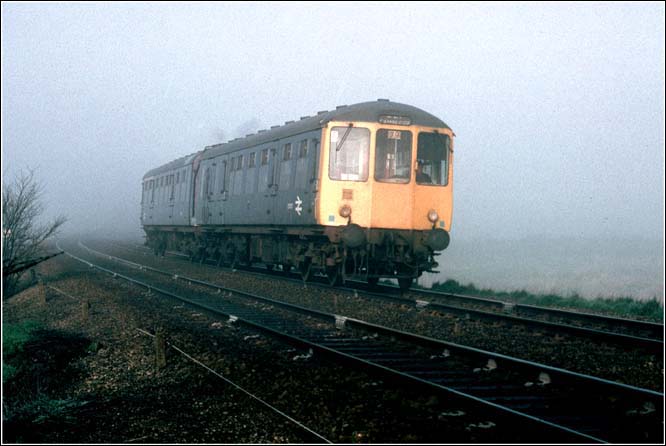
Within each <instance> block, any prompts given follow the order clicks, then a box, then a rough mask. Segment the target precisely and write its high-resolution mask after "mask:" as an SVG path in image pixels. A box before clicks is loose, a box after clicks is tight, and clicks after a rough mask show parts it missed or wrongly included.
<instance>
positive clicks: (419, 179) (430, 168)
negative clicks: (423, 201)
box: [416, 132, 451, 186]
mask: <svg viewBox="0 0 666 446" xmlns="http://www.w3.org/2000/svg"><path fill="white" fill-rule="evenodd" d="M450 150H451V139H450V138H449V135H443V134H441V133H436V132H422V133H419V144H418V148H417V150H416V183H417V184H426V185H435V186H446V185H447V184H448V183H449V152H450Z"/></svg>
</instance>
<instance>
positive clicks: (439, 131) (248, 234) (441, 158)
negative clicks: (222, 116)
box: [140, 99, 455, 290]
mask: <svg viewBox="0 0 666 446" xmlns="http://www.w3.org/2000/svg"><path fill="white" fill-rule="evenodd" d="M454 137H455V135H454V133H453V131H452V130H451V128H450V127H449V126H447V125H446V124H445V123H444V122H443V121H442V120H440V119H439V118H437V117H435V116H433V115H432V114H430V113H428V112H426V111H423V110H421V109H419V108H417V107H414V106H411V105H407V104H402V103H396V102H392V101H390V100H388V99H378V100H377V101H370V102H362V103H358V104H353V105H342V106H337V107H336V108H335V109H334V110H330V111H319V112H317V113H316V114H315V115H313V116H303V117H301V118H300V119H299V120H294V121H287V122H285V123H284V125H280V126H273V127H271V128H270V129H266V130H259V131H258V132H257V133H253V134H249V135H246V136H245V137H243V138H236V139H233V140H231V141H227V142H224V143H221V144H215V145H210V146H206V147H204V148H203V149H202V150H198V151H196V152H194V153H191V154H189V155H187V156H184V157H181V158H179V159H176V160H174V161H171V162H169V163H167V164H164V165H162V166H160V167H157V168H154V169H152V170H150V171H148V172H147V173H146V174H145V175H144V176H143V180H142V196H141V218H140V219H141V225H142V227H143V230H144V231H145V234H146V244H147V245H148V246H150V247H151V248H152V249H153V250H154V252H155V253H156V254H158V255H160V254H161V255H164V253H165V251H166V250H172V251H178V252H181V253H185V254H187V255H188V256H189V257H190V259H191V260H193V261H200V262H203V261H213V262H215V263H216V264H218V265H223V264H224V265H231V266H234V267H236V266H240V265H254V264H263V265H265V267H266V268H267V269H269V270H276V271H280V270H281V271H284V272H285V273H289V272H297V273H300V276H301V277H302V278H303V280H310V279H311V278H312V277H314V276H315V275H316V276H323V277H325V278H326V280H328V282H329V283H330V284H331V285H336V284H340V283H344V282H345V281H347V280H362V281H365V282H367V283H368V284H370V285H376V284H377V282H378V281H379V280H380V279H382V278H387V279H396V280H397V282H398V284H399V286H400V288H401V289H403V290H405V289H408V288H410V286H411V285H412V283H413V281H414V279H417V278H418V277H420V276H421V274H422V273H423V272H432V271H434V268H436V267H437V266H438V263H437V262H436V260H435V256H436V254H438V253H439V252H441V251H442V250H444V249H446V247H447V246H448V245H449V242H450V230H451V220H452V215H453V143H454Z"/></svg>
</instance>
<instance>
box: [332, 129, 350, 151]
mask: <svg viewBox="0 0 666 446" xmlns="http://www.w3.org/2000/svg"><path fill="white" fill-rule="evenodd" d="M352 127H354V124H349V127H347V130H345V134H344V135H342V138H340V144H338V146H337V147H336V148H335V151H336V152H339V151H340V149H342V145H343V144H344V143H345V140H346V139H347V136H349V132H351V129H352Z"/></svg>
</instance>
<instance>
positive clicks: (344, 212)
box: [338, 204, 351, 218]
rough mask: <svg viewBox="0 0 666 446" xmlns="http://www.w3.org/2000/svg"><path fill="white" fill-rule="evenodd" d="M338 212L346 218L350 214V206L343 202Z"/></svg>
mask: <svg viewBox="0 0 666 446" xmlns="http://www.w3.org/2000/svg"><path fill="white" fill-rule="evenodd" d="M338 212H339V213H340V217H342V218H348V217H349V216H350V215H351V207H350V206H349V205H348V204H345V205H343V206H342V207H340V210H339V211H338Z"/></svg>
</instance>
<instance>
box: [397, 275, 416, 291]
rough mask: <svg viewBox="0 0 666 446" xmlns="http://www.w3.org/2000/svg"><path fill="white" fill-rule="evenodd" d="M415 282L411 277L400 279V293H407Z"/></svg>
mask: <svg viewBox="0 0 666 446" xmlns="http://www.w3.org/2000/svg"><path fill="white" fill-rule="evenodd" d="M413 280H414V279H413V278H411V277H399V278H398V285H399V286H400V291H407V290H408V289H409V288H410V287H411V286H412V281H413Z"/></svg>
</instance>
